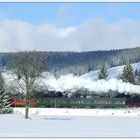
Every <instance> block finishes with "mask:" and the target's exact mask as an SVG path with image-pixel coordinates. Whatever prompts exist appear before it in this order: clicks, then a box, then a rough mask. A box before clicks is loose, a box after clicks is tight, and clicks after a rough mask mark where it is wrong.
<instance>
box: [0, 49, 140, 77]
mask: <svg viewBox="0 0 140 140" xmlns="http://www.w3.org/2000/svg"><path fill="white" fill-rule="evenodd" d="M44 54H45V55H46V56H47V58H48V70H49V71H53V72H55V73H56V74H58V75H59V74H61V73H62V74H67V73H74V74H78V75H81V74H84V73H86V72H89V71H91V70H96V69H98V68H100V67H101V65H102V64H103V63H104V62H106V64H107V65H108V67H114V66H119V65H124V64H126V63H127V62H130V63H136V62H140V47H136V48H131V49H122V50H109V51H89V52H44ZM11 56H12V53H0V66H6V65H7V64H8V63H9V62H10V61H11V60H12V57H11Z"/></svg>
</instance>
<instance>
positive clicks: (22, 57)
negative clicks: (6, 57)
mask: <svg viewBox="0 0 140 140" xmlns="http://www.w3.org/2000/svg"><path fill="white" fill-rule="evenodd" d="M46 62H47V57H46V55H45V54H44V53H43V52H37V51H24V52H16V53H14V55H13V61H12V64H11V66H12V70H13V72H14V74H16V77H17V78H16V79H15V80H16V82H17V84H18V86H19V88H20V91H21V94H22V95H23V98H24V101H25V118H26V119H28V118H29V108H30V106H31V99H32V96H33V94H34V90H35V89H36V85H37V83H36V81H37V79H38V78H39V77H41V73H42V72H43V71H44V70H45V69H46V68H47V65H46Z"/></svg>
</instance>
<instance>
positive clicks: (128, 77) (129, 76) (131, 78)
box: [121, 64, 135, 84]
mask: <svg viewBox="0 0 140 140" xmlns="http://www.w3.org/2000/svg"><path fill="white" fill-rule="evenodd" d="M121 79H122V80H123V81H124V82H129V83H132V84H135V75H134V71H133V67H132V66H131V64H127V65H126V66H125V67H124V69H123V73H122V75H121Z"/></svg>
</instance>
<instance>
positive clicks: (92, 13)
mask: <svg viewBox="0 0 140 140" xmlns="http://www.w3.org/2000/svg"><path fill="white" fill-rule="evenodd" d="M133 47H140V3H0V51H16V50H41V51H93V50H110V49H123V48H133Z"/></svg>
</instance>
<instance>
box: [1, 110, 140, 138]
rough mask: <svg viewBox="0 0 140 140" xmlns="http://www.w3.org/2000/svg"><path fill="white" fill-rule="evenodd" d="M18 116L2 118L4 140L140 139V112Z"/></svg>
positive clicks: (53, 112)
mask: <svg viewBox="0 0 140 140" xmlns="http://www.w3.org/2000/svg"><path fill="white" fill-rule="evenodd" d="M17 110H18V113H17ZM35 110H36V111H35ZM14 112H15V113H14V114H9V115H0V124H1V127H0V137H140V133H139V130H140V116H139V114H140V109H114V110H113V109H95V110H94V109H73V110H72V109H39V108H38V109H34V111H33V109H30V118H31V119H28V120H25V119H24V115H23V114H22V112H23V109H22V108H21V110H20V109H19V108H16V109H15V110H14ZM19 112H20V113H19ZM113 113H114V114H113ZM31 114H32V115H31ZM130 114H131V115H130Z"/></svg>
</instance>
